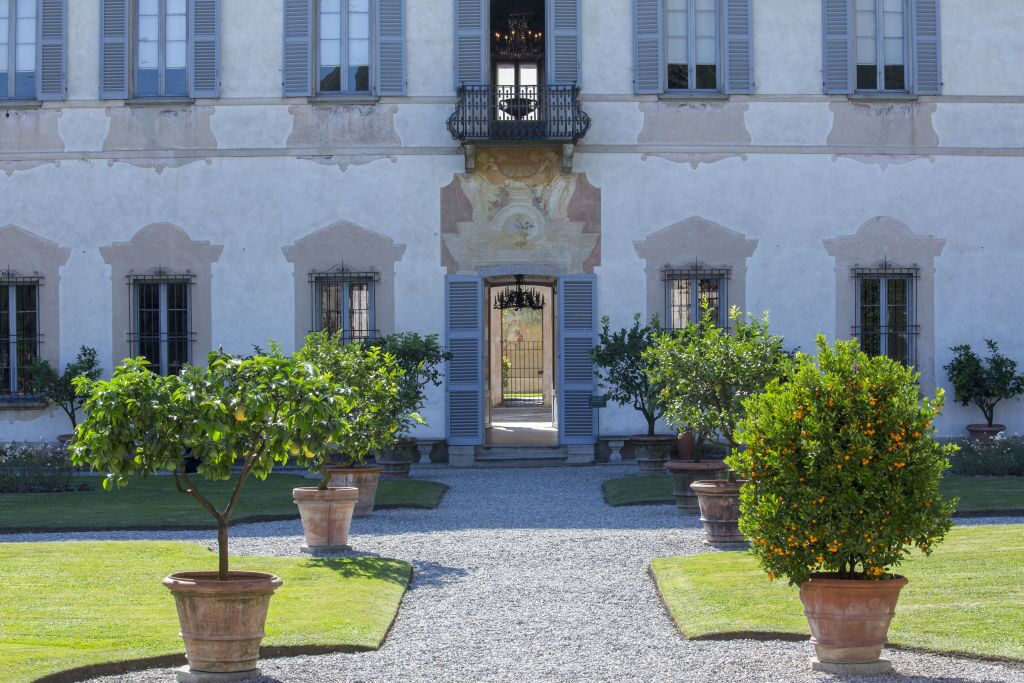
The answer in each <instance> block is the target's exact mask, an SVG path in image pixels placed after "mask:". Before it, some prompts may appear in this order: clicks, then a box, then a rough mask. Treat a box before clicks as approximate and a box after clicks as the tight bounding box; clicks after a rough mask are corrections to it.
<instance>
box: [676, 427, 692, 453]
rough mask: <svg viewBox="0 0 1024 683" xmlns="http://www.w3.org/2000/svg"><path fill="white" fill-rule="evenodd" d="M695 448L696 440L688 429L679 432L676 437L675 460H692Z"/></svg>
mask: <svg viewBox="0 0 1024 683" xmlns="http://www.w3.org/2000/svg"><path fill="white" fill-rule="evenodd" d="M696 447H697V438H696V437H695V436H694V435H693V432H692V431H690V430H689V429H687V430H686V431H685V432H679V434H678V435H677V436H676V458H678V459H679V460H693V451H694V450H695V449H696Z"/></svg>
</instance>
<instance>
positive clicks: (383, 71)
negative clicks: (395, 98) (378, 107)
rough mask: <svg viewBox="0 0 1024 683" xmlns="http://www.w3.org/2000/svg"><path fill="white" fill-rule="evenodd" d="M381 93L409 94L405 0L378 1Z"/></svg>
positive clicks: (378, 69)
mask: <svg viewBox="0 0 1024 683" xmlns="http://www.w3.org/2000/svg"><path fill="white" fill-rule="evenodd" d="M377 94H378V95H404V94H405V0H377Z"/></svg>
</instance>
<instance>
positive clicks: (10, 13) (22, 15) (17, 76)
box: [0, 0, 37, 100]
mask: <svg viewBox="0 0 1024 683" xmlns="http://www.w3.org/2000/svg"><path fill="white" fill-rule="evenodd" d="M36 12H37V7H36V0H0V99H5V98H9V99H19V100H32V99H35V97H36Z"/></svg>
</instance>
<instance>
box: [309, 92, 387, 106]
mask: <svg viewBox="0 0 1024 683" xmlns="http://www.w3.org/2000/svg"><path fill="white" fill-rule="evenodd" d="M306 99H307V100H308V101H309V103H310V104H377V103H378V102H380V97H378V96H377V95H370V94H360V95H313V96H311V97H307V98H306Z"/></svg>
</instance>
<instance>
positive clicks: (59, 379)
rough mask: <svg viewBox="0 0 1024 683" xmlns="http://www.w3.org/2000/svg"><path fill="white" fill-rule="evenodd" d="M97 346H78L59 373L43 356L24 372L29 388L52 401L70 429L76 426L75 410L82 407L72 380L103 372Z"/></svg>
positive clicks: (94, 375)
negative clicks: (68, 423) (59, 408)
mask: <svg viewBox="0 0 1024 683" xmlns="http://www.w3.org/2000/svg"><path fill="white" fill-rule="evenodd" d="M96 355H97V352H96V349H94V348H92V347H89V346H83V347H81V348H80V349H78V355H77V356H76V357H75V360H73V361H71V362H70V363H68V364H67V366H65V368H64V372H63V374H61V373H58V372H57V370H56V368H54V367H53V366H52V365H51V364H50V361H48V360H46V359H44V358H36V359H35V360H33V361H32V362H31V363H29V364H28V365H27V366H25V375H26V377H27V378H28V383H29V386H31V387H32V391H33V392H35V393H37V394H39V395H40V396H42V397H43V398H45V399H47V400H49V401H53V402H54V403H56V404H57V405H58V406H60V407H61V409H62V410H63V411H64V412H65V413H67V416H68V419H70V420H71V431H74V430H75V428H76V427H77V426H78V415H77V413H78V410H79V408H81V407H82V397H81V396H79V395H78V394H77V393H76V392H75V385H74V379H75V378H76V377H86V378H88V379H90V380H97V379H99V378H100V375H102V374H103V367H102V366H101V365H100V363H99V361H98V360H97V359H96Z"/></svg>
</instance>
